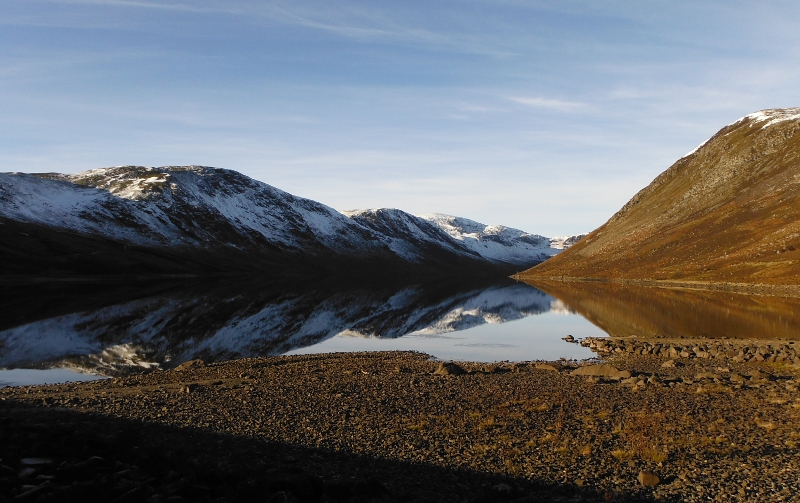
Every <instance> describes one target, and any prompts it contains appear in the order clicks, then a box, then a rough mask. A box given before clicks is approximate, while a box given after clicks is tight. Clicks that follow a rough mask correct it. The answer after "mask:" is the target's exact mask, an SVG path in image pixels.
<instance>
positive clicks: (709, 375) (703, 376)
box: [694, 372, 722, 381]
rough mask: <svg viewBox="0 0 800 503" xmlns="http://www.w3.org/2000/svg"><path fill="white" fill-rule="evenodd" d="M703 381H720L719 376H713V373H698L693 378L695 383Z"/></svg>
mask: <svg viewBox="0 0 800 503" xmlns="http://www.w3.org/2000/svg"><path fill="white" fill-rule="evenodd" d="M703 379H722V378H721V377H720V376H719V374H715V373H713V372H700V373H698V374H697V375H696V376H694V380H695V381H700V380H703Z"/></svg>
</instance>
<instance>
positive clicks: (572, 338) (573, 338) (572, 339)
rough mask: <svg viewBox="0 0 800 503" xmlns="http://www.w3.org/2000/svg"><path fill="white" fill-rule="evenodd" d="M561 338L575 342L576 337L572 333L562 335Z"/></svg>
mask: <svg viewBox="0 0 800 503" xmlns="http://www.w3.org/2000/svg"><path fill="white" fill-rule="evenodd" d="M561 340H563V341H567V342H575V337H573V336H572V334H570V335H567V336H566V337H562V338H561Z"/></svg>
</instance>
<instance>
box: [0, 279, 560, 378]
mask: <svg viewBox="0 0 800 503" xmlns="http://www.w3.org/2000/svg"><path fill="white" fill-rule="evenodd" d="M554 303H555V307H556V308H558V306H559V305H560V303H558V302H557V301H555V299H553V298H552V297H551V296H550V295H547V294H545V293H543V292H541V291H539V290H537V289H535V288H532V287H530V286H527V285H524V284H520V283H516V282H513V281H510V280H508V281H500V283H492V284H474V283H472V284H461V283H441V282H439V283H436V284H399V285H398V284H392V285H386V284H367V285H364V284H360V285H347V284H341V283H337V282H336V281H334V280H328V281H325V282H317V283H307V284H296V283H270V284H263V283H258V282H246V283H242V282H235V283H232V282H223V281H219V282H216V283H214V284H208V283H203V284H190V285H185V284H183V285H168V284H156V285H147V286H142V285H130V286H97V285H92V286H87V287H81V288H77V287H69V288H66V287H63V288H62V287H57V286H52V285H51V286H48V287H32V286H29V287H27V288H19V289H16V290H15V291H14V292H13V294H12V293H11V292H9V293H8V294H6V295H5V296H4V297H3V298H0V305H2V310H3V312H4V313H9V315H8V316H5V317H4V318H3V320H2V321H1V322H0V367H6V368H22V367H27V368H31V367H35V368H49V367H64V366H66V367H72V368H76V369H85V370H91V371H94V372H99V373H103V374H106V375H118V374H125V373H129V372H135V371H139V370H144V369H147V368H153V367H162V366H163V367H171V366H174V365H176V364H178V363H180V362H183V361H186V360H190V359H194V358H202V359H204V360H206V361H221V360H226V359H232V358H242V357H253V356H268V355H278V354H283V353H286V352H287V351H290V350H293V349H297V348H303V347H307V346H311V345H314V344H317V343H319V342H321V341H323V340H326V339H328V338H331V337H334V336H335V335H337V334H340V333H345V334H347V335H357V336H362V337H378V338H395V337H401V336H403V335H406V334H409V333H428V334H439V333H446V332H452V331H457V330H465V329H468V328H471V327H474V326H477V325H481V324H484V323H503V322H507V321H511V320H515V319H519V318H522V317H525V316H529V315H533V314H538V313H543V312H546V311H549V310H550V309H551V305H552V304H554ZM561 309H563V307H562V308H561Z"/></svg>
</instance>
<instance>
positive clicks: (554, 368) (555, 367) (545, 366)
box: [536, 362, 562, 372]
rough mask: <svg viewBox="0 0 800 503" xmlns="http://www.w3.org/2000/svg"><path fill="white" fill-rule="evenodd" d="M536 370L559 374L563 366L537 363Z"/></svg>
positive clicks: (555, 363) (552, 363) (551, 363)
mask: <svg viewBox="0 0 800 503" xmlns="http://www.w3.org/2000/svg"><path fill="white" fill-rule="evenodd" d="M536 368H537V369H539V370H549V371H551V372H553V371H555V372H558V371H560V370H561V369H562V367H561V364H560V363H558V362H547V363H544V362H543V363H537V364H536Z"/></svg>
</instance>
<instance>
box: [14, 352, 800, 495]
mask: <svg viewBox="0 0 800 503" xmlns="http://www.w3.org/2000/svg"><path fill="white" fill-rule="evenodd" d="M664 361H667V360H666V359H664V358H660V357H657V356H652V355H633V354H627V353H626V354H624V355H621V356H615V357H612V358H610V359H607V360H606V363H608V364H609V365H613V366H614V367H615V368H616V369H618V370H619V371H620V372H621V373H622V374H624V375H627V374H626V372H628V373H630V375H631V377H624V375H623V376H622V377H623V378H624V380H622V381H620V380H618V379H617V378H613V379H612V378H607V377H604V376H603V375H583V376H579V375H571V374H572V372H574V371H575V370H576V369H577V368H578V364H576V363H570V362H565V361H561V362H549V363H545V362H520V363H514V364H511V363H500V364H477V363H468V362H461V363H457V364H455V366H452V367H450V365H444V364H442V363H441V362H438V361H432V360H431V359H430V358H429V357H428V356H427V355H424V354H420V353H408V352H388V353H331V354H323V355H298V356H289V357H287V356H281V357H269V358H253V359H244V360H232V361H227V362H222V363H213V364H208V365H206V364H203V363H201V362H194V363H187V364H184V365H182V366H181V367H179V368H178V369H175V370H169V371H156V372H151V373H148V374H142V375H137V376H130V377H124V378H113V379H107V380H102V381H92V382H88V383H68V384H61V385H49V386H29V387H18V388H4V389H0V419H1V420H2V422H1V423H0V424H2V430H0V431H2V433H3V440H4V442H0V445H2V447H0V449H2V452H0V458H2V460H3V461H2V462H0V464H2V465H4V466H5V467H6V468H7V469H8V470H10V472H9V471H8V470H6V468H0V470H5V471H0V501H4V500H3V498H6V499H10V498H15V497H18V496H20V495H21V494H23V492H25V491H34V492H33V493H32V494H29V496H26V497H25V498H23V499H26V500H27V501H57V500H59V499H61V500H63V499H64V498H67V497H76V496H80V495H82V494H84V493H80V492H79V491H80V490H85V491H89V489H91V492H92V494H95V495H96V497H95V499H97V498H100V499H104V500H105V501H110V500H114V499H115V498H122V497H123V496H125V495H126V494H128V496H126V498H128V499H121V500H119V501H145V500H146V501H152V502H159V501H175V502H179V501H216V502H223V501H246V500H248V499H247V497H245V496H246V494H245V493H246V492H247V491H251V492H255V493H258V494H259V495H261V496H260V498H261V499H260V501H278V500H277V499H270V498H283V499H280V501H453V502H455V501H459V502H460V501H471V502H479V501H496V500H509V501H513V500H519V501H530V502H533V501H538V500H540V499H541V500H544V501H687V502H692V501H698V502H699V501H707V498H708V496H709V495H713V496H716V495H721V496H722V495H726V496H727V497H728V499H729V500H731V501H788V500H790V499H791V498H792V497H794V496H793V495H796V494H797V493H798V491H800V481H798V476H797V475H798V473H800V460H798V452H800V450H798V443H800V424H798V409H800V394H798V386H800V382H798V369H797V367H794V366H787V365H779V364H768V363H759V364H754V363H752V362H751V363H746V362H733V361H727V362H722V361H720V360H704V359H688V358H687V359H682V358H678V359H675V360H674V361H675V362H676V363H675V366H673V367H670V368H664V367H662V366H661V364H662V363H663V362H664ZM582 363H583V364H584V366H586V365H592V362H590V361H587V362H582ZM448 367H450V368H451V370H452V372H451V371H448V370H447V368H448ZM459 369H460V370H459ZM595 370H596V369H595ZM462 372H463V373H462ZM582 372H587V371H585V370H584V371H582ZM588 373H589V374H592V373H594V374H597V372H595V371H594V370H592V371H588ZM601 373H602V372H601ZM440 374H445V375H440ZM448 374H449V375H448ZM31 438H33V439H34V441H31ZM37 438H38V440H36V439H37ZM94 458H99V460H98V459H95V460H94V461H92V459H94ZM26 459H27V460H28V461H25V460H26ZM31 459H33V460H34V461H30V460H31ZM37 459H38V460H39V461H36V460H37ZM42 460H44V461H46V462H44V461H42ZM26 463H29V464H26ZM30 463H34V464H30ZM35 463H40V464H39V465H36V464H35ZM92 465H96V466H95V467H92ZM27 468H30V470H28V471H27V472H26V473H27V475H25V476H24V477H23V476H21V475H20V474H22V473H23V470H26V469H27ZM643 472H644V473H649V474H652V475H655V476H656V477H657V478H658V481H659V482H658V484H657V485H655V486H652V487H645V486H643V484H642V483H641V482H640V479H641V474H642V473H643ZM12 474H13V475H12ZM646 480H649V479H646ZM81 487H83V488H84V489H80V488H81ZM37 488H38V489H37ZM311 489H313V491H311ZM242 491H244V492H245V493H243V492H242ZM303 491H306V492H303ZM308 491H311V492H308ZM255 493H253V494H255ZM248 494H249V493H248ZM100 495H102V498H101V496H100ZM81 497H82V496H81ZM265 497H266V499H264V498H265ZM48 498H49V499H48ZM170 498H171V499H170ZM89 500H91V498H90V499H89Z"/></svg>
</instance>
